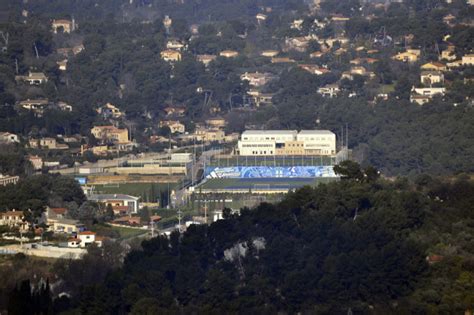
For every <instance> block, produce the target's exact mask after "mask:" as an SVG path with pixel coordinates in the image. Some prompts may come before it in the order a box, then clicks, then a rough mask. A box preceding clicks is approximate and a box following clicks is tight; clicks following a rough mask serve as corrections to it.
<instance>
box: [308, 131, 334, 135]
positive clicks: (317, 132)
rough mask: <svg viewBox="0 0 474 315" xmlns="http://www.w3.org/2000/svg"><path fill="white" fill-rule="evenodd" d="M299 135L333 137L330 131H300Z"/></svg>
mask: <svg viewBox="0 0 474 315" xmlns="http://www.w3.org/2000/svg"><path fill="white" fill-rule="evenodd" d="M299 134H300V135H333V134H334V132H332V131H331V130H301V131H300V132H299Z"/></svg>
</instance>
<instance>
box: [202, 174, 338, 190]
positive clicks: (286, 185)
mask: <svg viewBox="0 0 474 315" xmlns="http://www.w3.org/2000/svg"><path fill="white" fill-rule="evenodd" d="M335 180H337V178H330V177H318V178H216V179H208V180H206V181H204V182H203V183H201V184H200V185H199V186H198V187H196V192H197V193H200V192H201V193H208V192H213V191H227V192H233V191H234V192H246V191H248V192H249V193H254V192H258V191H275V192H281V191H285V190H293V189H298V188H301V187H303V186H317V185H318V184H321V183H329V182H332V181H335Z"/></svg>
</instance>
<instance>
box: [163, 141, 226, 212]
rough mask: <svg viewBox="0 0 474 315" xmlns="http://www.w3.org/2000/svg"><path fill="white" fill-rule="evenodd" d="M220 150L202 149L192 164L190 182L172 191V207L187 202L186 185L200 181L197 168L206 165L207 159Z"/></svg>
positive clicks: (207, 163) (202, 167)
mask: <svg viewBox="0 0 474 315" xmlns="http://www.w3.org/2000/svg"><path fill="white" fill-rule="evenodd" d="M221 151H222V150H216V149H213V150H212V149H211V150H208V151H204V152H203V153H202V154H201V155H200V156H199V158H198V159H197V161H196V163H195V164H194V167H193V169H192V175H191V178H192V182H191V183H190V184H189V185H185V186H184V187H181V188H180V189H178V190H176V191H175V193H174V196H172V200H171V203H172V205H173V207H180V206H182V205H185V204H186V202H187V199H188V198H187V197H188V187H189V186H193V185H195V184H196V183H197V182H199V181H200V178H198V174H199V170H200V169H202V170H204V168H205V167H206V165H209V161H210V160H211V158H212V157H213V156H214V155H216V154H219V153H221Z"/></svg>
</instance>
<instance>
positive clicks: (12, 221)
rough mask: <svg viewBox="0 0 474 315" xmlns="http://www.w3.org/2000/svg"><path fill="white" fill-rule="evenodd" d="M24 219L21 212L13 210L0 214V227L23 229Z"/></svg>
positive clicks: (24, 226) (25, 224)
mask: <svg viewBox="0 0 474 315" xmlns="http://www.w3.org/2000/svg"><path fill="white" fill-rule="evenodd" d="M24 218H25V216H24V214H23V211H20V210H15V209H13V210H11V211H7V212H3V213H0V225H7V226H9V227H19V228H21V229H25V228H26V226H27V223H25V222H24V221H23V220H24Z"/></svg>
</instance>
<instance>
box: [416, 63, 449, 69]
mask: <svg viewBox="0 0 474 315" xmlns="http://www.w3.org/2000/svg"><path fill="white" fill-rule="evenodd" d="M420 69H421V70H430V71H446V65H445V64H444V63H441V62H437V61H432V62H428V63H425V64H424V65H422V66H421V67H420Z"/></svg>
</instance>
